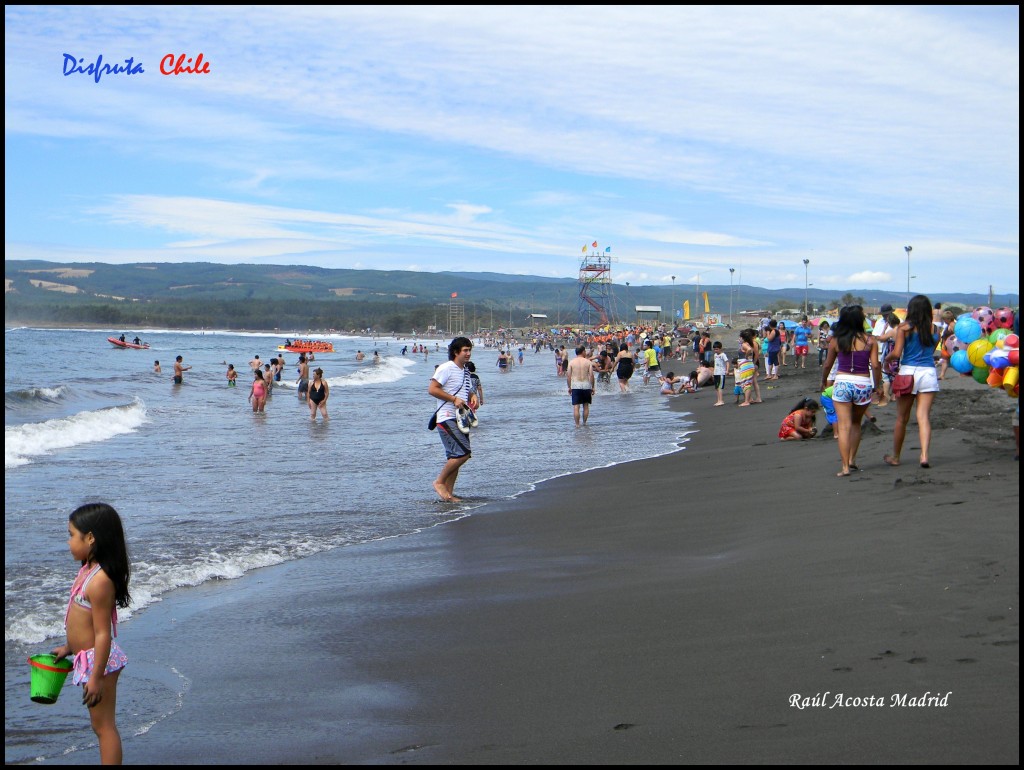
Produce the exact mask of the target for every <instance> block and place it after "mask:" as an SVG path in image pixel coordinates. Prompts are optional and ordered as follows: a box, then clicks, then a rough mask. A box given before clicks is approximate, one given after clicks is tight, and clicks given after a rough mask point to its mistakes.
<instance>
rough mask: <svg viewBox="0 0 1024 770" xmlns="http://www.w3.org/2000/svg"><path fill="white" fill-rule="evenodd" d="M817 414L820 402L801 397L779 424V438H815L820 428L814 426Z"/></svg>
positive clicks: (791, 439)
mask: <svg viewBox="0 0 1024 770" xmlns="http://www.w3.org/2000/svg"><path fill="white" fill-rule="evenodd" d="M817 414H818V402H817V401H815V400H814V399H813V398H801V399H800V401H799V402H797V405H796V406H795V407H793V410H792V411H791V412H790V413H789V414H788V415H786V419H784V420H783V421H782V425H781V426H779V438H780V439H782V440H783V441H794V440H797V439H805V438H814V437H815V436H817V435H818V429H817V428H815V427H814V418H815V416H816V415H817Z"/></svg>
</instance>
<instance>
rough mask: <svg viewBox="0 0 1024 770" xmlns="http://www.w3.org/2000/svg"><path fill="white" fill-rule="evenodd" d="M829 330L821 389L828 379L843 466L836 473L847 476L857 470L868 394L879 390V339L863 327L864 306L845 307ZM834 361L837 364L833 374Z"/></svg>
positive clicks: (869, 397) (824, 386)
mask: <svg viewBox="0 0 1024 770" xmlns="http://www.w3.org/2000/svg"><path fill="white" fill-rule="evenodd" d="M832 332H833V334H832V339H831V340H829V343H828V354H827V355H826V357H825V365H824V366H823V367H822V370H821V371H822V376H821V389H822V390H824V389H825V388H826V387H827V386H828V384H829V382H832V383H834V385H833V388H832V402H833V403H834V404H835V408H836V417H837V418H838V422H837V423H836V436H837V438H838V439H839V459H840V461H841V462H842V465H843V467H842V470H840V471H839V473H837V474H836V475H837V476H849V475H850V471H856V470H860V468H858V467H857V450H858V449H859V448H860V425H861V420H863V419H864V413H865V412H867V410H868V407H869V406H871V397H872V396H873V395H874V394H875V393H877V392H879V390H880V386H881V384H882V367H881V365H880V364H879V361H878V341H877V340H876V339H875V338H874V337H872V336H871V335H870V334H869V333H868V332H867V331H866V330H865V328H864V308H862V307H861V306H860V305H849V306H848V307H844V308H843V309H842V310H841V311H840V312H839V320H838V321H837V322H836V325H835V326H834V327H833V329H832ZM833 364H836V371H835V375H834V376H833V374H832V365H833Z"/></svg>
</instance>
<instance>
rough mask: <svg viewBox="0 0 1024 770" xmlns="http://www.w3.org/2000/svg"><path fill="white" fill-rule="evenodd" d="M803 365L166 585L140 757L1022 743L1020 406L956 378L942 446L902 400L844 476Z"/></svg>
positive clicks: (951, 758) (415, 759)
mask: <svg viewBox="0 0 1024 770" xmlns="http://www.w3.org/2000/svg"><path fill="white" fill-rule="evenodd" d="M783 372H784V375H783V378H782V380H781V381H779V382H778V383H775V384H776V385H777V387H775V388H773V389H772V390H767V389H765V390H764V396H765V403H764V404H761V405H757V406H753V407H750V408H746V409H739V408H736V407H733V406H731V405H730V406H726V407H721V408H713V407H712V404H713V402H714V392H713V391H711V390H704V391H702V392H700V393H698V394H695V395H687V396H681V397H678V398H677V399H676V400H675V403H674V404H673V407H674V408H678V409H684V410H687V411H692V412H693V413H694V414H695V415H696V419H697V423H698V428H699V432H698V433H696V434H695V435H692V436H691V437H690V440H689V442H688V443H687V444H686V447H685V449H684V450H683V451H681V452H677V453H675V454H672V455H667V456H663V457H660V458H657V459H653V460H646V461H641V462H636V463H629V464H624V465H619V466H615V467H612V468H606V469H602V470H597V471H591V472H588V473H585V474H579V475H575V476H571V477H563V478H560V479H556V480H553V481H550V482H546V483H544V484H542V485H541V486H540V487H539V488H538V489H537V490H536V491H534V492H531V493H529V494H526V495H523V496H521V497H519V498H518V499H516V500H510V501H504V502H501V503H495V504H491V505H488V506H487V507H486V508H485V509H483V510H482V512H480V513H478V514H477V515H473V516H471V517H469V518H466V519H463V520H461V521H458V522H456V523H453V524H449V525H444V526H440V527H436V528H434V529H431V530H428V531H425V532H422V533H420V534H417V535H413V536H408V537H401V538H396V539H392V540H387V541H380V542H376V543H371V544H368V545H363V546H358V547H352V548H343V549H339V550H335V551H333V552H329V553H324V554H320V555H318V556H315V557H312V558H308V559H304V560H301V561H297V562H291V563H288V564H285V565H281V566H279V567H273V568H268V569H265V570H262V571H259V572H256V573H252V574H250V575H248V576H246V577H244V578H242V579H240V580H237V581H232V582H230V583H222V584H219V585H216V586H206V587H203V588H199V589H191V590H183V591H178V592H176V593H174V594H172V595H170V596H169V597H167V598H166V599H165V600H164V601H163V602H161V603H160V604H158V605H155V606H152V607H150V608H148V609H147V610H146V611H145V612H144V613H142V614H141V615H140V616H138V617H137V618H134V619H132V621H131V622H130V623H129V624H127V625H126V626H125V628H124V629H123V633H122V637H123V644H124V646H125V648H126V649H127V650H128V651H129V655H132V660H133V663H132V665H130V666H129V670H128V671H127V672H126V674H125V676H124V677H122V687H123V689H125V690H128V689H129V688H130V687H131V679H132V677H133V676H137V677H159V676H161V675H164V674H161V673H160V672H165V671H166V670H167V669H168V668H169V667H173V669H175V670H176V671H177V672H180V674H181V675H182V676H183V677H185V678H187V680H188V681H189V683H190V684H189V688H188V691H187V692H186V694H185V696H184V698H183V700H182V704H181V708H180V710H178V711H177V712H176V713H174V714H172V715H171V716H169V717H167V718H166V719H164V720H163V721H161V722H159V723H158V724H156V725H155V726H153V727H152V729H151V730H149V732H148V733H146V734H144V735H141V736H135V737H133V736H128V735H125V736H124V737H125V745H124V754H125V760H126V762H129V763H133V764H141V763H146V764H149V763H156V764H164V763H172V764H181V763H190V764H191V763H202V764H207V763H233V764H235V763H237V764H264V763H287V764H295V763H303V764H311V763H338V762H345V763H367V764H392V763H393V764H399V763H401V764H416V763H422V764H430V763H453V764H469V763H474V764H489V763H490V764H498V763H509V764H511V763H515V764H540V763H558V764H570V763H587V764H597V763H621V764H639V763H698V762H701V763H751V764H753V763H758V764H760V763H801V764H803V763H808V764H810V763H822V764H839V763H943V764H944V763H965V764H966V763H970V764H975V763H1010V764H1016V763H1017V762H1018V756H1019V750H1018V741H1019V728H1018V726H1017V725H1018V712H1019V666H1018V664H1019V648H1018V639H1019V636H1018V633H1019V632H1018V628H1019V625H1018V624H1019V617H1018V603H1019V549H1018V543H1019V528H1018V521H1019V517H1018V490H1019V486H1018V468H1019V465H1018V463H1016V462H1014V460H1013V437H1012V431H1011V427H1010V417H1011V415H1010V413H1011V410H1012V408H1013V406H1014V402H1013V401H1012V400H1011V399H1009V398H1008V397H1007V396H1006V395H1004V394H1002V393H1001V392H997V391H994V390H991V389H989V388H986V387H984V386H980V385H977V384H976V383H974V382H973V381H968V380H965V379H961V378H957V379H954V380H952V381H946V382H944V383H943V392H942V393H941V394H940V396H939V398H938V400H937V403H936V408H935V410H934V412H933V422H934V427H935V435H934V440H933V446H932V455H931V460H932V467H931V468H930V469H922V468H920V467H918V465H917V463H916V461H915V458H916V451H915V447H917V432H916V427H915V425H914V423H912V424H911V431H910V433H909V436H908V441H907V448H906V450H905V454H904V459H905V461H906V464H904V465H902V466H900V467H899V468H890V467H888V466H886V465H884V464H883V462H882V455H883V453H885V452H886V451H888V450H889V449H890V447H891V427H892V421H893V419H894V417H895V406H894V405H891V406H888V407H886V408H884V409H878V410H876V414H877V424H878V426H879V428H880V430H881V433H879V434H869V435H866V436H865V439H864V442H863V445H862V449H861V452H860V457H859V465H860V467H861V468H862V471H861V472H859V473H855V474H853V475H852V476H850V477H849V478H842V479H838V478H836V477H835V472H836V471H837V470H838V464H839V460H838V458H839V455H838V449H837V447H836V444H835V441H834V440H832V439H829V438H820V439H815V440H811V441H806V442H787V443H781V442H779V441H778V439H777V438H776V434H777V430H778V425H779V422H780V421H781V420H782V418H783V417H784V416H785V415H786V413H787V411H788V409H789V407H790V406H791V405H792V403H793V402H794V401H795V400H796V399H797V397H799V396H801V395H814V390H815V385H816V383H817V378H818V376H819V370H818V369H817V367H816V366H813V367H812V368H810V369H808V370H807V371H806V372H802V373H799V374H798V373H794V372H793V371H792V369H791V368H787V369H785V370H783ZM954 376H955V375H954ZM805 391H806V392H805ZM651 395H652V394H649V393H647V394H643V395H642V396H641V395H640V394H638V395H637V397H649V396H651ZM565 417H566V420H565V425H564V426H548V429H552V430H561V431H564V433H565V438H566V440H567V441H571V440H573V427H572V416H571V408H570V407H569V404H568V400H567V401H566V413H565ZM592 419H593V420H607V419H614V416H613V415H610V414H602V413H601V412H599V411H597V410H596V409H595V411H594V412H593V414H592ZM823 424H824V416H823V415H821V416H819V425H823ZM430 461H431V462H440V448H439V449H438V456H437V457H435V458H430ZM464 473H465V477H464V480H463V481H461V482H460V485H462V486H464V489H463V490H462V491H463V492H464V493H467V494H471V493H472V491H473V490H474V489H478V488H479V487H481V486H482V485H485V484H486V479H480V478H476V477H474V476H473V474H472V471H471V466H467V469H466V471H465V472H464ZM947 694H948V695H947ZM794 695H795V696H797V698H798V700H799V701H800V702H803V700H802V699H804V698H807V699H814V698H815V697H818V698H819V701H817V702H820V703H821V704H822V705H810V706H808V707H807V708H803V709H800V708H796V707H794V706H792V705H791V703H792V698H793V697H794ZM837 696H839V697H840V701H839V702H838V703H837V701H836V698H837ZM933 697H934V698H935V700H932V701H927V700H925V703H926V705H911V704H912V703H914V702H915V699H926V698H933ZM894 698H895V699H896V700H897V701H898V702H902V703H905V704H906V705H893V704H894ZM902 699H905V700H902ZM938 699H941V701H939V700H938ZM809 702H812V703H813V702H814V701H809ZM877 704H880V705H877ZM85 730H87V728H86V727H85V726H84V724H83V731H85ZM95 759H96V757H95V749H93V750H86V751H82V752H77V753H75V754H72V755H70V756H68V757H63V758H61V760H60V761H62V762H67V761H71V762H94V761H95Z"/></svg>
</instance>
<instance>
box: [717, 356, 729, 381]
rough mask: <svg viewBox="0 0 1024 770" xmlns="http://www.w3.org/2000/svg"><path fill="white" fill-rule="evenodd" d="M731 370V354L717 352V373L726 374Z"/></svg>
mask: <svg viewBox="0 0 1024 770" xmlns="http://www.w3.org/2000/svg"><path fill="white" fill-rule="evenodd" d="M728 371H729V356H727V355H726V354H725V353H715V375H716V376H717V375H724V374H725V373H726V372H728Z"/></svg>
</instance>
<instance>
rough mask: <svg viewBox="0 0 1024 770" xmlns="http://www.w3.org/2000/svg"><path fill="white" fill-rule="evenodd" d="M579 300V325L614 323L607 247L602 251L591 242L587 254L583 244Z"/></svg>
mask: <svg viewBox="0 0 1024 770" xmlns="http://www.w3.org/2000/svg"><path fill="white" fill-rule="evenodd" d="M578 283H579V302H578V304H577V315H578V316H579V322H580V324H581V325H583V326H607V325H608V324H610V323H613V322H614V315H615V313H614V298H613V296H612V255H611V247H608V248H606V249H605V251H604V253H601V252H599V251H598V250H597V242H596V241H595V242H594V244H593V246H592V248H591V250H590V251H589V253H587V249H586V247H584V255H583V259H581V260H580V276H579V281H578Z"/></svg>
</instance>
